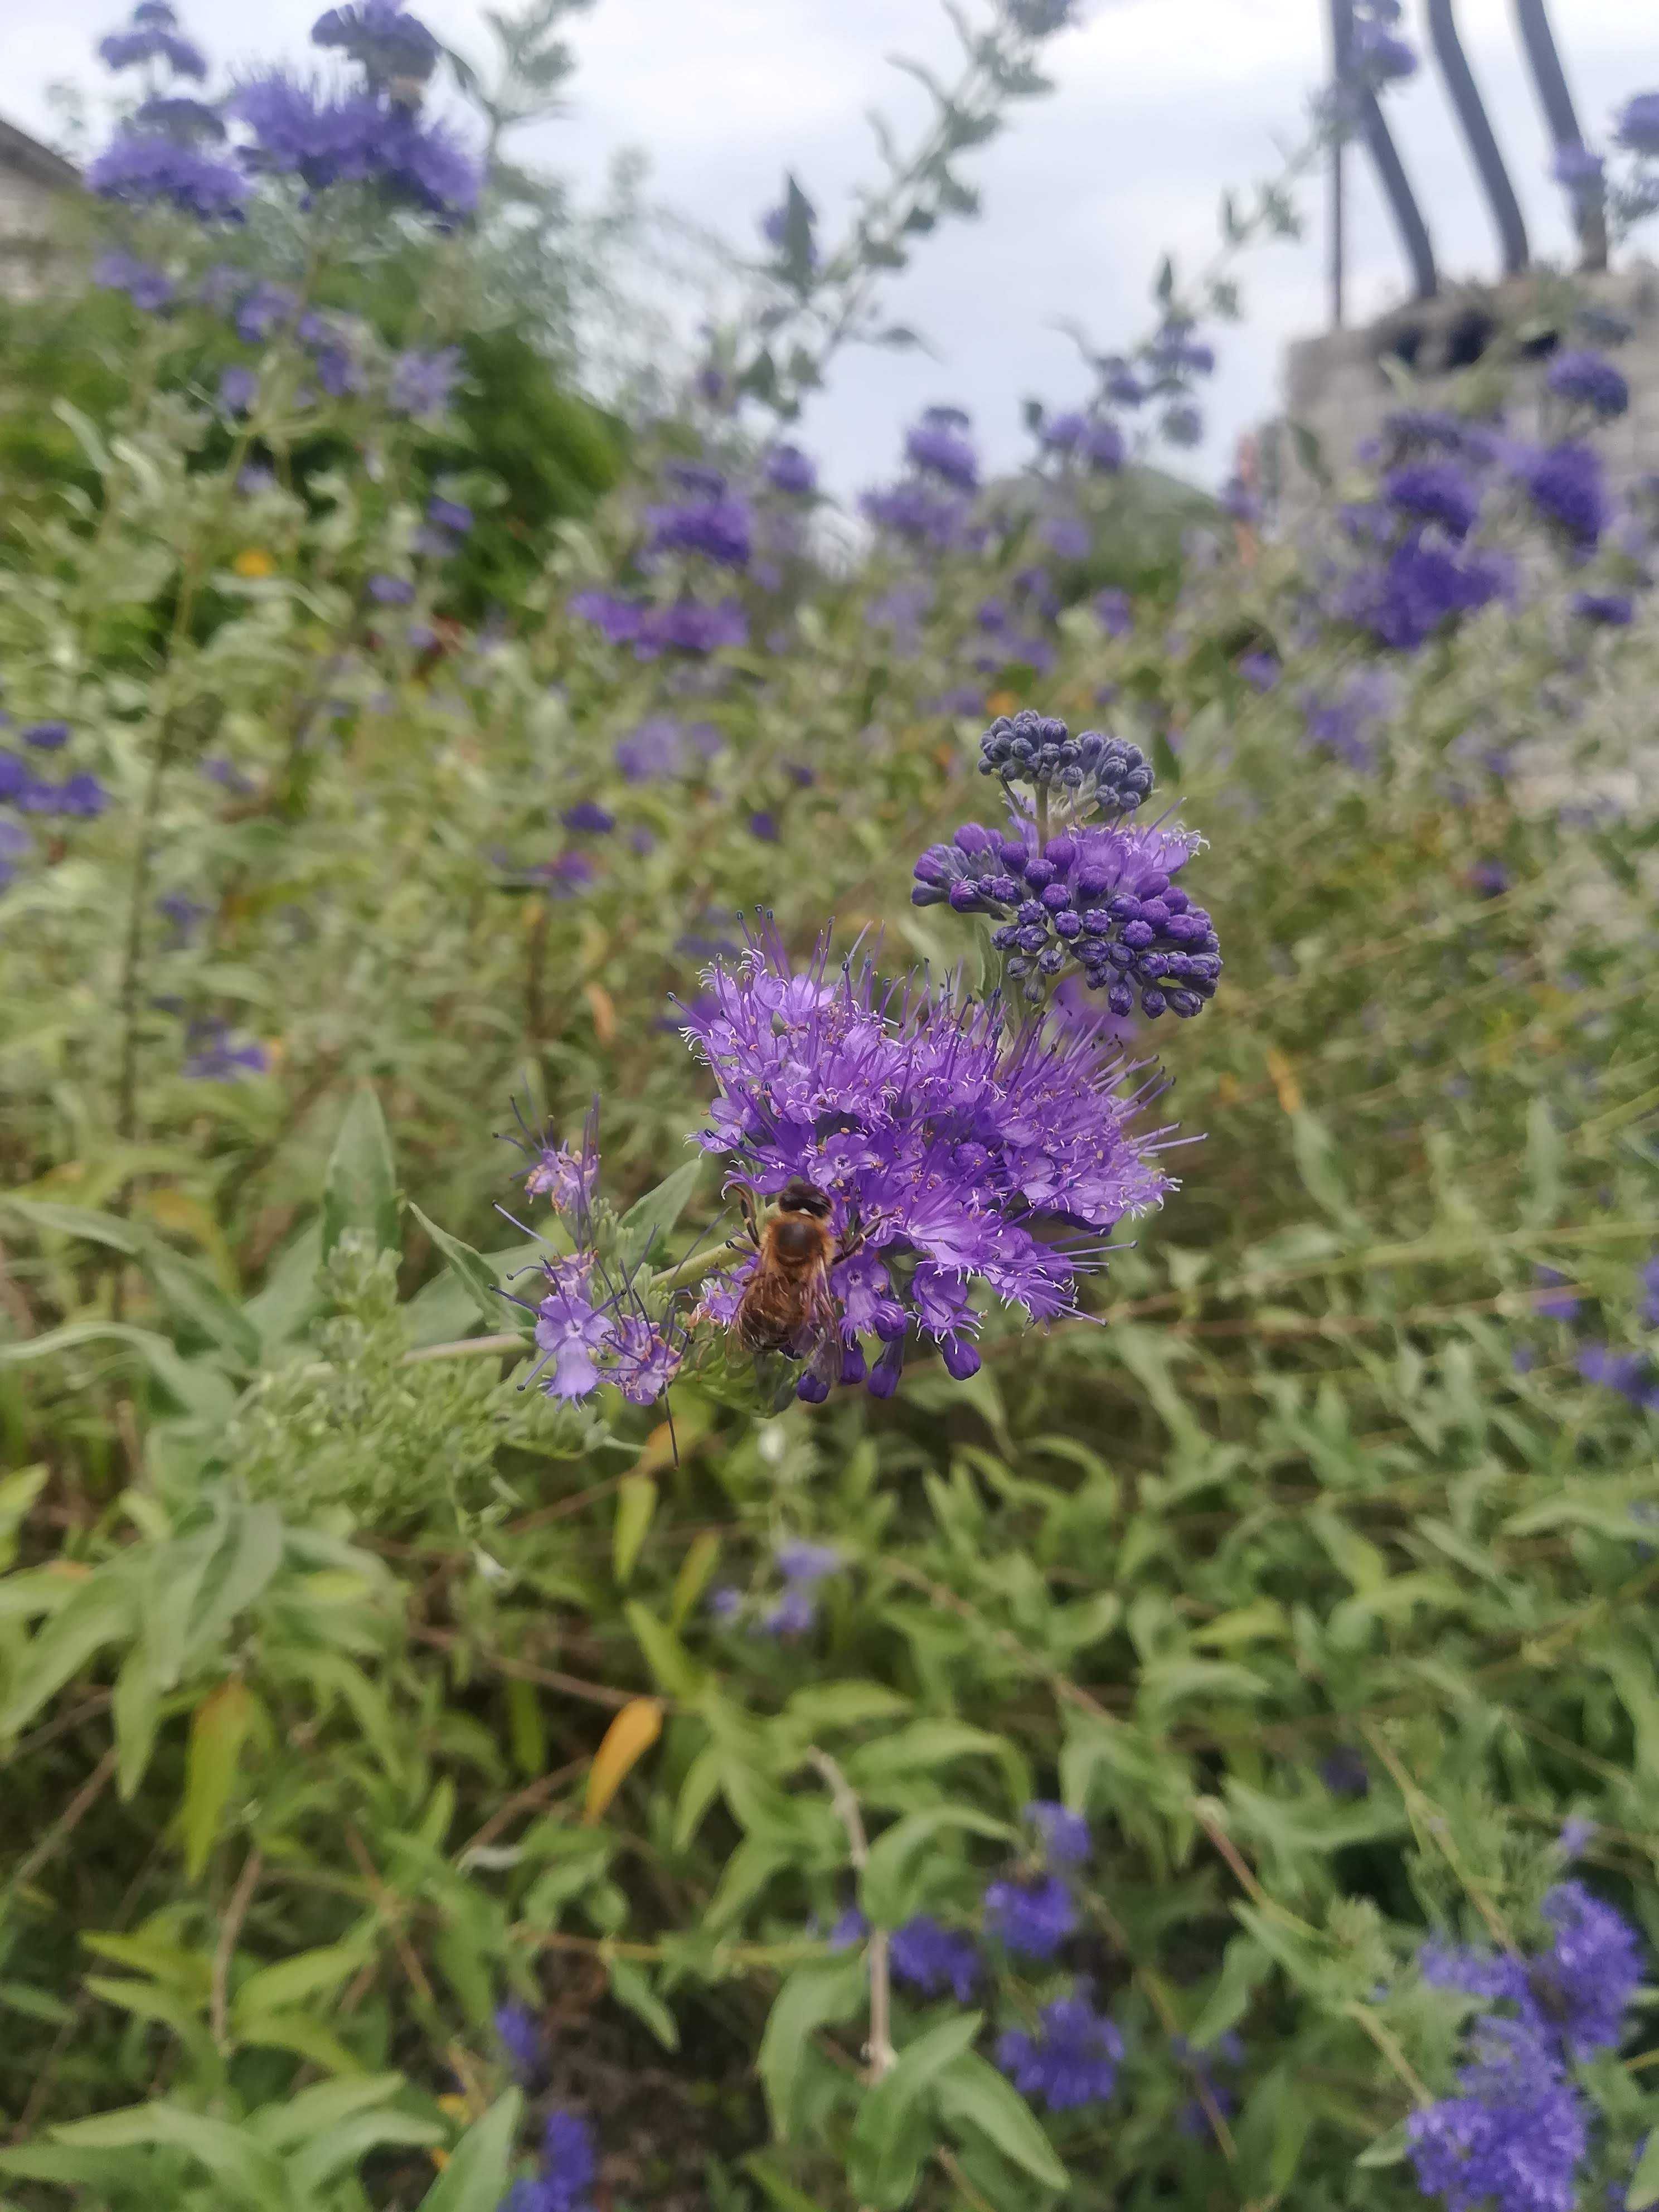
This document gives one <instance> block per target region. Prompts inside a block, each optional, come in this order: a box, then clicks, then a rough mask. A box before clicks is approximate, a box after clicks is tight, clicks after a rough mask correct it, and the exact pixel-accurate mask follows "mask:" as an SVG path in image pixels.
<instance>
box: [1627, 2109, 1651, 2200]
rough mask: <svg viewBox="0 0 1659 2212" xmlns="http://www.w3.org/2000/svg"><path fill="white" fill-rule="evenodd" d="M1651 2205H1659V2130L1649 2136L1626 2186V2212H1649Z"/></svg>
mask: <svg viewBox="0 0 1659 2212" xmlns="http://www.w3.org/2000/svg"><path fill="white" fill-rule="evenodd" d="M1650 2204H1659V2128H1655V2129H1654V2130H1653V2131H1652V2133H1651V2134H1650V2136H1649V2137H1648V2139H1647V2142H1646V2143H1645V2144H1644V2146H1643V2150H1642V2155H1641V2157H1640V2158H1638V2160H1637V2161H1636V2171H1635V2172H1634V2173H1633V2174H1632V2176H1631V2178H1630V2179H1629V2181H1628V2182H1627V2183H1626V2186H1625V2212H1647V2208H1648V2206H1649V2205H1650Z"/></svg>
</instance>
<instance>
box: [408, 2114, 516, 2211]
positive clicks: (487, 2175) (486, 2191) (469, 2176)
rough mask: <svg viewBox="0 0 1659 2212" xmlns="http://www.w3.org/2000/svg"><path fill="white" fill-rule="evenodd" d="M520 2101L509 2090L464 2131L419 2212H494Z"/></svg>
mask: <svg viewBox="0 0 1659 2212" xmlns="http://www.w3.org/2000/svg"><path fill="white" fill-rule="evenodd" d="M523 2101H524V2100H523V2099H522V2098H521V2097H520V2094H519V2093H518V2091H517V2090H516V2089H509V2090H508V2091H507V2094H506V2095H505V2096H504V2097H502V2098H501V2099H500V2100H499V2101H498V2102H497V2103H495V2104H494V2105H492V2106H490V2108H489V2111H488V2112H486V2113H485V2114H484V2116H483V2119H481V2120H478V2121H477V2122H475V2123H474V2124H473V2125H472V2126H471V2127H470V2128H469V2129H468V2130H467V2131H466V2133H465V2135H464V2136H462V2137H461V2139H460V2141H459V2142H458V2143H457V2144H456V2146H455V2148H454V2151H453V2154H451V2157H450V2160H449V2163H448V2165H447V2166H446V2167H445V2168H444V2170H443V2172H441V2174H440V2175H439V2176H438V2179H436V2181H435V2182H434V2183H433V2185H432V2186H431V2188H430V2189H428V2191H427V2192H426V2195H425V2196H424V2197H422V2199H421V2205H420V2212H496V2207H497V2206H498V2205H499V2204H500V2203H501V2198H502V2197H504V2196H505V2195H506V2194H507V2172H508V2169H509V2167H510V2166H511V2165H512V2162H513V2142H514V2139H515V2138H516V2136H517V2135H518V2132H519V2110H520V2106H521V2105H522V2103H523Z"/></svg>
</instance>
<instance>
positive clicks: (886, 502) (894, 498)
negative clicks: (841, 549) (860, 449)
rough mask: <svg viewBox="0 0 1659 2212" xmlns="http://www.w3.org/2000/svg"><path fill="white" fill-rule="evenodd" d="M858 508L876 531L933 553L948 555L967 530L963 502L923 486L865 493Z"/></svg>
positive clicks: (964, 503) (966, 515)
mask: <svg viewBox="0 0 1659 2212" xmlns="http://www.w3.org/2000/svg"><path fill="white" fill-rule="evenodd" d="M859 505H860V507H861V508H862V509H863V511H864V513H865V514H866V516H867V517H868V518H869V520H871V521H872V522H873V523H874V524H875V526H876V527H877V528H878V530H890V531H891V532H892V533H893V535H894V537H896V538H902V539H904V540H905V541H906V542H907V543H908V544H913V545H918V546H922V545H925V546H928V547H930V548H931V549H932V550H933V551H935V552H940V553H945V552H949V551H950V550H951V549H952V548H953V547H955V546H957V545H960V544H962V542H963V536H964V534H965V532H966V530H967V526H968V502H967V501H966V500H964V499H961V498H957V497H956V496H954V495H950V494H946V493H942V492H937V491H933V490H932V489H930V488H929V487H928V486H927V484H924V483H901V484H895V485H894V486H893V488H892V489H891V490H890V491H867V492H866V493H865V494H864V495H863V497H862V498H861V499H860V501H859Z"/></svg>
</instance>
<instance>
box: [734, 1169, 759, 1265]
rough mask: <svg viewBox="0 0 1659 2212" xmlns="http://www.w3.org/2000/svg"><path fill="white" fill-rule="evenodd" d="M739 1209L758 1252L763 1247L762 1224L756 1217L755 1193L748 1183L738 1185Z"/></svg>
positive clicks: (745, 1228) (746, 1229) (751, 1241)
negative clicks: (761, 1237) (761, 1238)
mask: <svg viewBox="0 0 1659 2212" xmlns="http://www.w3.org/2000/svg"><path fill="white" fill-rule="evenodd" d="M738 1211H739V1212H741V1214H742V1215H743V1225H744V1231H746V1232H747V1235H748V1237H749V1242H750V1243H751V1244H752V1245H753V1246H754V1248H755V1249H756V1251H757V1252H758V1251H759V1250H760V1248H761V1240H760V1224H759V1222H758V1221H757V1219H756V1218H755V1194H754V1192H753V1191H752V1190H750V1188H749V1186H748V1184H747V1183H743V1182H740V1183H739V1184H738Z"/></svg>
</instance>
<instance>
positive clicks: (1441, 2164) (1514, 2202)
mask: <svg viewBox="0 0 1659 2212" xmlns="http://www.w3.org/2000/svg"><path fill="white" fill-rule="evenodd" d="M1458 2090H1459V2093H1458V2094H1457V2095H1456V2096H1455V2097H1445V2098H1442V2099H1441V2100H1440V2101H1439V2102H1438V2103H1437V2104H1434V2105H1431V2106H1427V2107H1426V2108H1425V2110H1423V2111H1420V2112H1413V2114H1412V2116H1411V2118H1410V2119H1409V2120H1408V2121H1407V2124H1406V2132H1407V2141H1408V2142H1409V2145H1410V2156H1411V2161H1412V2166H1413V2170H1414V2171H1415V2173H1416V2176H1417V2185H1418V2187H1419V2190H1421V2191H1422V2192H1423V2194H1424V2195H1425V2197H1443V2198H1444V2199H1445V2201H1446V2204H1447V2207H1448V2212H1476V2208H1477V2207H1480V2208H1481V2212H1488V2208H1492V2207H1495V2208H1496V2212H1576V2208H1577V2204H1578V2201H1579V2199H1578V2193H1577V2186H1576V2183H1575V2175H1576V2172H1577V2166H1578V2161H1579V2160H1580V2159H1581V2158H1583V2154H1584V2150H1585V2146H1586V2142H1587V2141H1588V2131H1587V2128H1586V2124H1585V2118H1586V2116H1585V2111H1584V2106H1583V2100H1582V2099H1581V2098H1580V2097H1579V2096H1578V2094H1577V2091H1576V2090H1574V2089H1573V2088H1572V2087H1571V2084H1570V2083H1569V2082H1568V2081H1566V2080H1565V2077H1564V2076H1563V2075H1562V2074H1561V2072H1560V2071H1559V2068H1558V2067H1557V2066H1556V2065H1555V2064H1554V2063H1553V2061H1552V2059H1551V2058H1550V2057H1549V2056H1548V2054H1547V2052H1546V2051H1544V2050H1543V2049H1542V2048H1541V2046H1540V2045H1538V2043H1537V2042H1536V2040H1535V2039H1534V2038H1533V2037H1531V2036H1530V2035H1528V2033H1527V2031H1526V2030H1525V2029H1524V2028H1523V2027H1521V2026H1520V2025H1519V2024H1518V2023H1517V2022H1515V2021H1488V2022H1486V2024H1485V2025H1484V2027H1482V2029H1481V2031H1480V2035H1479V2037H1478V2039H1477V2043H1476V2051H1475V2060H1474V2063H1473V2064H1471V2065H1469V2066H1467V2067H1465V2068H1464V2069H1463V2070H1462V2073H1461V2074H1460V2075H1459V2076H1458Z"/></svg>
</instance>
